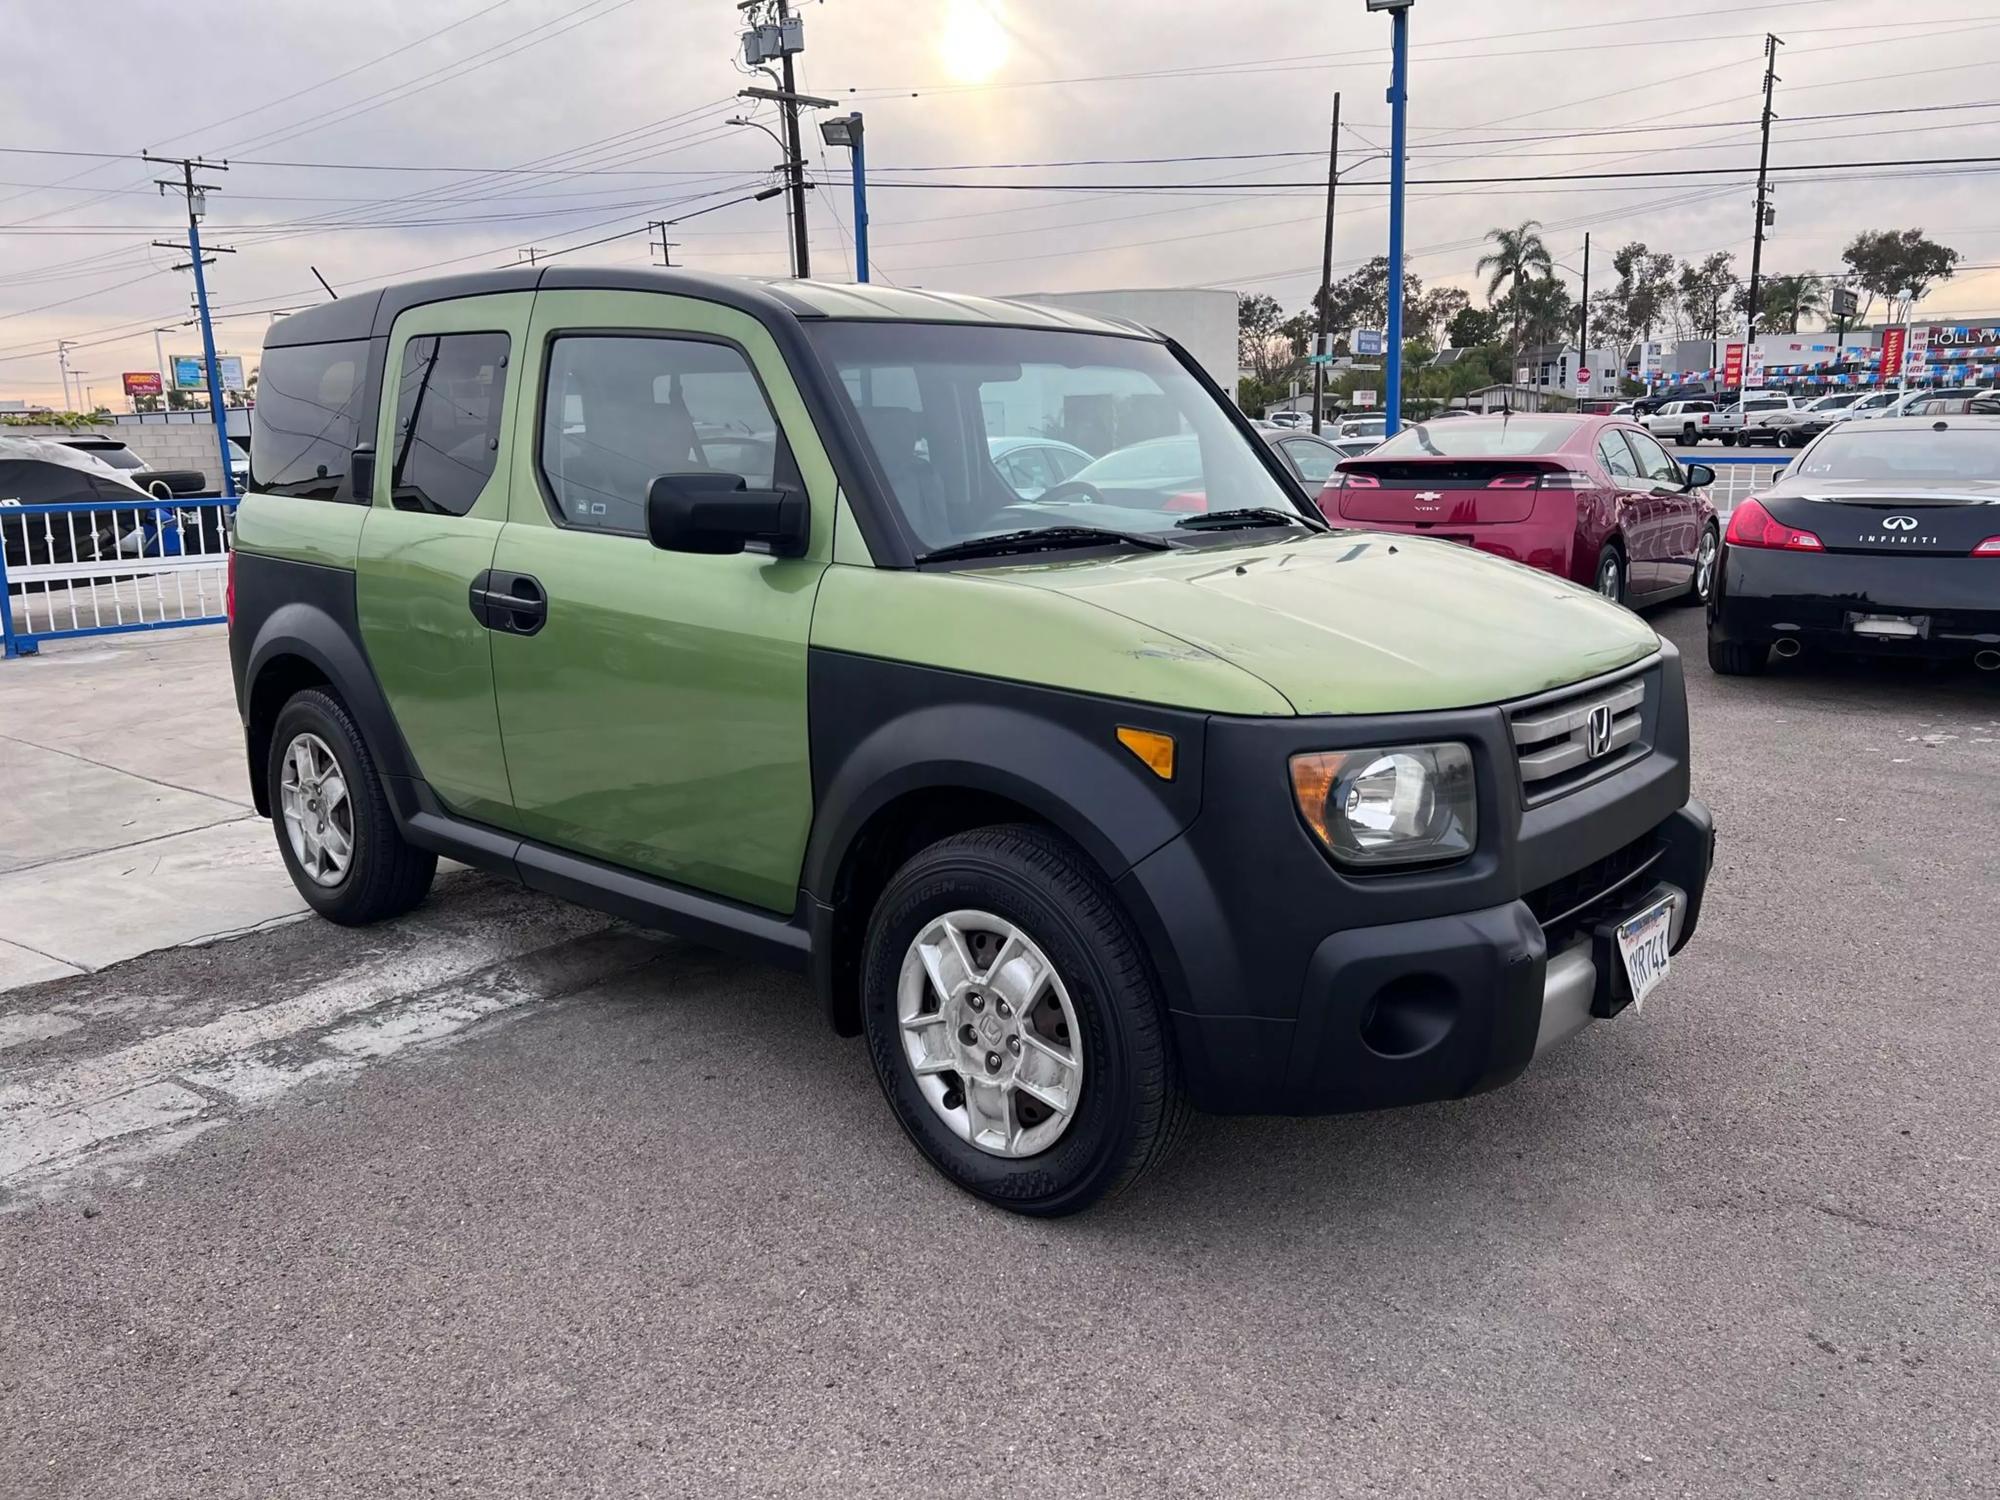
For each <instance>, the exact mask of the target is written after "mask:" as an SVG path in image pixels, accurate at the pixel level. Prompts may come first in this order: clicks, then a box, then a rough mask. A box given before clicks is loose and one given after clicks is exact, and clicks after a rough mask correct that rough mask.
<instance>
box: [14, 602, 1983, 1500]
mask: <svg viewBox="0 0 2000 1500" xmlns="http://www.w3.org/2000/svg"><path fill="white" fill-rule="evenodd" d="M1656 623H1657V624H1658V625H1659V626H1660V627H1661V628H1662V629H1664V630H1665V631H1667V632H1668V633H1669V634H1670V635H1671V636H1673V637H1674V638H1675V639H1677V640H1678V641H1679V642H1680V643H1681V645H1682V647H1683V649H1684V650H1685V651H1686V652H1687V668H1688V683H1689V689H1690V696H1691V699H1692V710H1693V722H1694V734H1695V755H1696V761H1695V780H1696V790H1697V792H1698V794H1699V795H1701V796H1703V797H1704V798H1706V799H1707V800H1708V801H1709V803H1710V804H1711V806H1712V807H1713V808H1714V810H1715V812H1716V816H1717V822H1718V825H1719V827H1720V831H1721V845H1720V856H1719V863H1718V867H1717V870H1716V875H1715V883H1714V885H1713V887H1712V893H1711V897H1710V902H1709V906H1708V911H1707V913H1706V916H1705V918H1704V921H1703V927H1702V931H1701V933H1700V934H1699V936H1698V937H1697V939H1696V941H1695V943H1694V944H1693V945H1692V946H1691V947H1690V948H1689V949H1687V950H1686V951H1685V952H1684V953H1683V954H1682V955H1680V956H1679V957H1677V958H1676V959H1675V962H1674V971H1673V974H1672V976H1671V977H1670V978H1669V980H1668V981H1667V984H1666V985H1665V987H1664V988H1663V989H1662V990H1661V991H1660V992H1659V993H1658V994H1657V995H1656V996H1655V997H1654V998H1653V999H1652V1000H1651V1001H1649V1002H1648V1004H1647V1006H1646V1008H1645V1013H1644V1014H1643V1015H1642V1016H1641V1015H1632V1014H1629V1013H1628V1014H1627V1015H1626V1016H1624V1017H1622V1018H1620V1019H1618V1020H1616V1021H1614V1022H1611V1023H1607V1024H1604V1025H1600V1026H1596V1027H1593V1028H1590V1029H1589V1030H1588V1031H1587V1032H1586V1033H1585V1034H1584V1035H1583V1036H1582V1037H1580V1038H1579V1039H1578V1040H1577V1041H1575V1042H1574V1043H1572V1044H1571V1045H1570V1046H1568V1047H1567V1048H1566V1049H1565V1050H1563V1051H1561V1052H1559V1053H1556V1054H1555V1055H1553V1056H1551V1057H1549V1058H1547V1059H1544V1061H1543V1063H1542V1064H1541V1065H1539V1066H1537V1067H1535V1068H1533V1069H1531V1070H1530V1072H1529V1073H1528V1074H1527V1075H1526V1076H1525V1077H1524V1078H1523V1079H1521V1080H1520V1081H1519V1082H1518V1083H1516V1084H1514V1085H1512V1086H1511V1087H1509V1088H1507V1089H1504V1090H1501V1091H1499V1092H1497V1093H1494V1094H1489V1095H1485V1096H1482V1097H1480V1098H1477V1099H1472V1100H1468V1101H1465V1102H1462V1103H1457V1104H1451V1105H1444V1106H1437V1107H1430V1108H1423V1109H1416V1110H1408V1111H1401V1112H1394V1113H1385V1114H1379V1115H1369V1116H1357V1117H1347V1118H1334V1119H1319V1120H1256V1119H1248V1120H1209V1121H1203V1122H1199V1128H1198V1129H1197V1130H1196V1131H1195V1132H1194V1133H1193V1135H1192V1137H1191V1138H1190V1139H1189V1140H1188V1142H1187V1143H1186V1145H1185V1147H1184V1149H1183V1151H1182V1153H1181V1154H1180V1156H1179V1157H1177V1158H1176V1159H1175V1160H1174V1162H1173V1163H1171V1164H1170V1165H1169V1166H1168V1167H1167V1168H1166V1169H1164V1170H1163V1171H1161V1172H1160V1173H1159V1174H1158V1175H1157V1176H1154V1177H1152V1178H1149V1179H1148V1180H1147V1181H1145V1182H1144V1183H1143V1184H1142V1185H1141V1186H1140V1187H1138V1188H1137V1189H1135V1190H1134V1191H1133V1192H1131V1193H1130V1194H1128V1195H1126V1196H1125V1197H1123V1198H1120V1199H1118V1200H1115V1201H1113V1202H1111V1203H1109V1204H1106V1205H1104V1206H1102V1207H1101V1208H1100V1209H1099V1210H1097V1211H1095V1212H1093V1213H1091V1214H1088V1215H1086V1216H1083V1217H1080V1218H1077V1219H1072V1220H1067V1221H1063V1222H1058V1223H1033V1222H1026V1221H1022V1220H1018V1219H1014V1218H1010V1217H1008V1216H1006V1215H1004V1214H1001V1213H998V1212H994V1211H990V1210H987V1209H985V1208H982V1207H980V1206H979V1205H977V1204H975V1203H974V1202H972V1201H971V1200H970V1199H967V1198H965V1197H963V1196H961V1195H959V1194H957V1193H955V1192H954V1191H953V1190H952V1189H951V1188H950V1187H948V1186H947V1185H946V1184H945V1183H944V1182H943V1181H942V1180H941V1179H939V1178H938V1177H937V1176H936V1175H935V1174H933V1173H932V1172H931V1171H930V1170H929V1169H928V1168H927V1167H925V1166H924V1165H923V1164H922V1163H921V1162H920V1161H919V1159H918V1157H917V1155H916V1152H915V1151H914V1150H913V1148H912V1147H911V1146H910V1145H909V1144H908V1143H907V1142H906V1141H905V1140H904V1139H903V1137H902V1135H901V1134H900V1132H899V1131H898V1130H897V1128H896V1126H895V1125H894V1123H893V1122H892V1120H891V1118H890V1116H889V1113H888V1111H887V1109H886V1108H885V1107H884V1105H883V1103H882V1101H881V1099H880V1097H879V1093H878V1091H877V1088H876V1085H875V1083H874V1080H873V1078H872V1076H871V1074H870V1071H869V1068H868V1064H867V1060H866V1058H865V1056H864V1055H863V1051H862V1048H861V1047H860V1045H859V1044H858V1043H856V1042H849V1041H840V1040H836V1039H834V1038H833V1037H831V1036H830V1035H828V1034H827V1032H826V1031H825V1030H824V1028H823V1027H822V1025H821V1022H820V1020H819V1017H818V1016H817V1014H816V1013H815V1010H814V1007H813V1004H812V1001H811V998H810V996H809V994H808V993H807V990H806V987H805V985H804V984H803V983H802V982H801V981H800V980H798V979H796V978H794V977H792V976H790V975H787V974H783V973H779V972H775V971H772V970H769V969H764V968H758V967H753V966H749V965H745V964H742V963H740V962H736V961H733V960H729V959H725V958H722V957H719V956H717V955H714V954H712V953H709V952H706V951H704V950H702V949H699V948H696V947H693V946H690V945H687V944H684V943H680V942H677V941H671V940H666V939H658V938H652V937H645V936H641V935H637V934H634V933H631V932H629V931H628V930H625V929H622V928H619V927H617V926H615V925H608V924H606V923H604V922H603V921H602V920H601V919H599V918H596V917H594V916H591V915H589V914H587V913H580V912H576V911H574V910H570V909H565V908H561V907H558V906H555V905H553V904H551V903H548V902H546V901H543V900H541V899H540V898H535V897H531V896H528V895H526V894H525V893H522V892H520V891H518V890H512V889H509V888H506V887H504V886H501V885H498V884H496V883H494V882H491V881H488V880H486V879H485V878H484V877H480V876H476V875H472V874H468V873H460V874H458V875H455V876H454V877H452V878H451V879H449V880H447V881H443V882H441V884H440V886H439V889H438V891H437V893H436V894H435V895H434V897H433V899H432V900H431V901H430V902H429V903H428V904H427V905H426V906H425V907H424V908H423V909H421V910H420V911H418V912H417V913H415V914H413V915H412V916H411V917H410V918H407V919H405V920H404V921H403V922H401V923H398V924H394V925H392V926H389V927H385V928H381V929H373V930H367V931H360V932H349V931H343V930H340V929H336V928H333V927H331V926H328V925H325V924H323V923H319V922H303V923H298V924H294V925H289V926H284V927H279V928H275V929H271V930H266V931H262V932H258V933H255V934H252V935H249V936H246V937H242V938H238V939H236V940H234V941H230V942H225V943H219V944H213V945H210V946H206V947H197V948H187V949H179V950H175V951H172V952H168V953H163V954H158V955H154V956H152V957H148V958H142V959H138V960H135V961H133V962H131V963H126V964H120V965H116V966H114V967H111V968H108V969H106V970H104V971H103V972H101V973H96V974H89V975H82V976H78V977H73V978H63V979H58V980H55V981H53V982H50V983H47V984H43V985H38V986H34V987H30V988H26V989H20V990H16V991H14V992H12V993H10V994H7V995H5V996H0V1208H4V1210H5V1211H4V1212H0V1494H5V1495H7V1496H16V1495H18V1496H30V1495H32V1496H38V1497H41V1496H89V1497H93V1500H97V1497H105V1496H127V1495H131V1496H180V1495H196V1494H199V1495H203V1496H224V1495H251V1494H255V1495H288V1494H310V1495H313V1496H315V1497H333V1496H347V1495H371V1496H374V1495H387V1494H395V1495H439V1494H471V1495H482V1496H487V1495H494V1496H506V1495H529V1494H534V1495H551V1494H560V1495H563V1496H596V1495H662V1496H666V1495H675V1496H679V1495H731V1494H813V1495H821V1494H824V1495H842V1496H845V1495H896V1496H903V1495H926V1496H958V1495H989V1494H991V1495H1023V1496H1036V1497H1049V1500H1054V1497H1063V1496H1122V1495H1134V1496H1141V1495H1143V1496H1161V1495H1214V1496H1244V1495H1293V1494H1298V1495H1321V1494H1324V1495H1378V1496H1396V1497H1406V1496H1430V1495H1436V1496H1450V1497H1454V1500H1459V1497H1465V1496H1472V1495H1477V1496H1558V1495H1560V1496H1584V1495H1592V1496H1597V1495H1605V1496H1608V1495H1619V1496H1627V1495H1644V1496H1652V1495H1658V1496H1685V1495H1702V1496H1709V1495H1713V1496H1743V1495H1748V1494H1759V1495H1774V1496H1801V1497H1804V1496H1810V1497H1815V1500H1820V1497H1829V1496H1860V1495H1868V1496H1876V1495H1880V1496H1898V1497H1905V1496H1946V1495H1973V1494H1985V1495H1992V1494H1994V1493H1996V1489H2000V1480H1996V1475H2000V1430H1996V1421H1997V1420H2000V1418H1996V1413H2000V1295H1996V1290H1997V1288H2000V1282H1996V1274H1995V1267H1996V1266H2000V1226H1996V1222H1995V1211H1996V1203H1995V1198H1996V1192H1995V1188H1996V1182H1997V1181H2000V1108H1996V1106H1997V1105H2000V1088H1996V1084H1995V1081H1994V1080H1995V1072H1994V1066H1993V1059H1994V1057H1995V1055H1996V1053H2000V1003H1996V999H2000V994H1996V992H1997V991H2000V984H1996V980H1995V977H1994V976H1995V975H1996V973H2000V923H1996V922H1995V920H1994V914H1995V910H1996V896H1995V893H1996V889H2000V855H1996V852H1995V850H1996V846H1995V842H1994V829H1995V828H1996V827H2000V679H1996V678H1993V677H1987V678H1975V677H1973V676H1971V675H1969V674H1968V675H1962V676H1961V675H1956V674H1943V675H1936V676H1932V675H1924V674H1918V673H1905V672H1894V671H1886V670H1865V669H1864V670H1844V671H1835V672H1822V671H1811V670H1803V669H1800V670H1790V669H1788V670H1784V671H1781V672H1779V673H1777V674H1775V675H1773V676H1772V677H1770V678H1766V679H1761V680H1749V679H1719V678H1716V677H1713V676H1711V675H1710V673H1709V671H1708V668H1707V666H1706V665H1705V663H1704V662H1703V660H1702V654H1701V649H1700V623H1699V616H1698V614H1697V613H1696V612H1695V611H1692V610H1686V609H1675V610H1669V611H1665V612H1663V613H1661V614H1659V615H1658V616H1656Z"/></svg>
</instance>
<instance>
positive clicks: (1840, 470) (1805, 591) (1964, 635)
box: [1708, 415, 2000, 674]
mask: <svg viewBox="0 0 2000 1500" xmlns="http://www.w3.org/2000/svg"><path fill="white" fill-rule="evenodd" d="M1807 647H1812V648H1815V649H1820V650H1827V651H1839V652H1860V653H1868V654H1872V655H1886V656H1916V657H1926V658H1937V659H1961V660H1970V661H1972V662H1973V663H1975V664H1976V665H1977V666H1979V667H1981V668H1982V669H1984V670H1986V671H2000V417H1992V416H1973V415H1965V416H1950V417H1891V418H1883V419H1881V420H1878V421H1873V422H1844V423H1842V424H1841V425H1839V426H1837V427H1834V428H1831V429H1829V430H1828V431H1826V432H1824V433H1822V434H1821V435H1820V436H1819V437H1817V438H1815V439H1813V441H1812V442H1811V443H1810V444H1809V445H1808V446H1807V447H1806V449H1805V451H1804V452H1802V453H1801V454H1800V455H1799V456H1798V458H1797V459H1796V460H1795V461H1794V462H1793V463H1792V465H1791V467H1790V468H1789V469H1787V470H1786V471H1785V474H1784V476H1783V478H1781V479H1780V480H1779V481H1778V483H1777V484H1775V485H1773V486H1772V487H1771V488H1770V489H1768V490H1764V491H1762V492H1760V493H1759V494H1757V495H1756V496H1754V497H1753V498H1751V499H1748V500H1744V501H1741V502H1740V503H1739V504H1738V505H1737V506H1736V509H1735V510H1734V511H1732V512H1731V513H1730V516H1729V528H1728V530H1727V531H1726V532H1724V534H1723V538H1722V563H1721V567H1720V569H1719V570H1718V572H1717V576H1716V586H1715V595H1714V598H1713V599H1712V600H1711V601H1710V603H1709V606H1708V664H1709V665H1710V666H1711V667H1713V668H1714V669H1715V670H1716V671H1718V672H1725V673H1731V674H1744V673H1751V672H1761V671H1763V670H1764V668H1765V666H1766V665H1768V664H1769V662H1770V658H1771V653H1772V652H1773V651H1776V652H1777V654H1778V655H1780V656H1797V655H1798V654H1799V653H1800V651H1802V650H1804V649H1805V648H1807Z"/></svg>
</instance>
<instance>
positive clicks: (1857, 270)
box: [1840, 229, 1960, 322]
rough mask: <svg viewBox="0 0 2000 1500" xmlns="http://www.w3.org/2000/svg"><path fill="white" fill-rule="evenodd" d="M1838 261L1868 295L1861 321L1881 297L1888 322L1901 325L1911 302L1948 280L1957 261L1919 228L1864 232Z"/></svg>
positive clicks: (1843, 252)
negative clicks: (1886, 307) (1842, 263)
mask: <svg viewBox="0 0 2000 1500" xmlns="http://www.w3.org/2000/svg"><path fill="white" fill-rule="evenodd" d="M1840 258H1841V259H1842V260H1844V261H1846V262H1847V265H1848V269H1849V270H1851V271H1852V272H1853V273H1854V284H1855V285H1856V286H1858V287H1860V288H1861V290H1862V291H1864V292H1866V293H1867V294H1868V300H1867V301H1866V302H1864V303H1863V304H1862V306H1861V317H1862V320H1863V321H1866V320H1867V317H1868V313H1869V310H1870V309H1872V308H1873V307H1874V305H1875V299H1876V298H1877V297H1880V298H1882V299H1883V301H1885V302H1886V303H1888V305H1889V306H1888V315H1889V321H1890V322H1900V321H1901V320H1902V318H1903V317H1904V316H1905V314H1906V312H1907V310H1908V308H1909V306H1910V304H1911V303H1913V302H1915V301H1917V300H1918V299H1920V298H1921V297H1922V296H1923V295H1924V293H1925V292H1928V291H1929V290H1930V289H1931V288H1932V287H1934V286H1936V285H1937V284H1938V283H1939V282H1940V281H1949V280H1951V277H1952V273H1953V271H1954V270H1955V269H1956V268H1957V266H1958V262H1959V259H1960V257H1959V253H1958V252H1957V251H1956V250H1953V249H1951V248H1949V247H1948V246H1945V245H1940V244H1939V243H1938V242H1937V241H1936V240H1932V239H1927V238H1925V236H1924V232H1923V231H1922V230H1921V229H1865V230H1863V231H1862V232H1861V233H1860V234H1857V235H1856V236H1855V237H1854V238H1853V239H1852V240H1850V241H1848V244H1847V248H1846V249H1845V250H1843V251H1841V252H1840Z"/></svg>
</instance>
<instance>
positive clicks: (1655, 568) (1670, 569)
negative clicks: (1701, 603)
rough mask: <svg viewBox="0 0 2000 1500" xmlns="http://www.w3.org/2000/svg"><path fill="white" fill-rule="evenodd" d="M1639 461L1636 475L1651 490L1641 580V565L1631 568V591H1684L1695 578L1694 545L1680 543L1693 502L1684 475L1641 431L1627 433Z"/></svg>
mask: <svg viewBox="0 0 2000 1500" xmlns="http://www.w3.org/2000/svg"><path fill="white" fill-rule="evenodd" d="M1625 436H1626V437H1628V438H1630V439H1631V440H1632V448H1633V451H1634V453H1635V454H1636V455H1637V456H1638V459H1639V472H1640V473H1641V474H1642V475H1644V476H1645V479H1646V482H1647V484H1648V485H1649V486H1650V487H1651V489H1652V495H1651V497H1650V500H1649V502H1648V505H1647V512H1646V525H1645V528H1644V530H1645V540H1644V543H1643V551H1644V554H1645V562H1644V564H1643V566H1644V568H1645V573H1644V581H1643V582H1641V581H1640V577H1641V575H1640V571H1639V570H1640V567H1641V566H1642V565H1641V564H1640V563H1638V562H1637V561H1635V562H1634V563H1633V567H1632V573H1633V592H1634V593H1646V594H1656V593H1660V592H1663V591H1666V590H1670V589H1685V588H1686V587H1687V586H1688V584H1689V583H1690V582H1691V581H1692V580H1693V578H1694V545H1693V541H1692V540H1689V541H1688V542H1687V544H1686V545H1685V546H1684V545H1683V544H1682V533H1683V532H1685V531H1686V530H1687V529H1688V520H1689V518H1690V517H1691V516H1692V515H1693V514H1694V501H1693V499H1692V498H1691V497H1690V496H1689V494H1688V492H1687V489H1686V487H1685V481H1686V475H1685V474H1683V473H1682V471H1681V466H1680V463H1679V461H1678V460H1677V459H1676V458H1675V457H1674V456H1673V454H1671V453H1669V452H1667V450H1666V449H1664V448H1662V447H1661V446H1660V445H1659V444H1658V443H1657V442H1655V441H1654V440H1653V439H1652V438H1651V437H1649V436H1647V435H1646V434H1645V433H1643V432H1628V433H1626V434H1625Z"/></svg>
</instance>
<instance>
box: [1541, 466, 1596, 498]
mask: <svg viewBox="0 0 2000 1500" xmlns="http://www.w3.org/2000/svg"><path fill="white" fill-rule="evenodd" d="M1536 488H1537V489H1544V490H1566V491H1568V492H1570V493H1572V494H1577V493H1581V492H1582V491H1585V490H1594V489H1596V488H1597V481H1596V480H1595V479H1592V478H1591V477H1590V476H1589V475H1588V474H1582V473H1578V472H1577V471H1576V470H1575V469H1559V470H1557V471H1556V472H1555V473H1553V474H1544V475H1542V477H1541V481H1540V483H1538V484H1537V485H1536Z"/></svg>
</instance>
